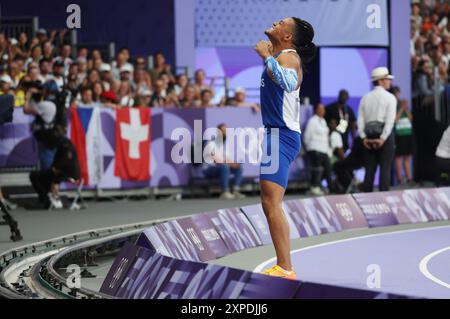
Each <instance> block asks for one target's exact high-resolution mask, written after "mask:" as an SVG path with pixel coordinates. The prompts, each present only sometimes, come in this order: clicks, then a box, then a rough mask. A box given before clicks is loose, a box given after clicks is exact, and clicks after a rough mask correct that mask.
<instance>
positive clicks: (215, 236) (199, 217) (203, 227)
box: [191, 214, 230, 258]
mask: <svg viewBox="0 0 450 319" xmlns="http://www.w3.org/2000/svg"><path fill="white" fill-rule="evenodd" d="M191 218H192V221H193V222H194V224H195V226H197V229H198V230H199V231H200V232H201V233H202V235H203V237H204V238H205V240H206V241H207V243H208V246H209V248H210V249H211V250H212V251H213V253H214V254H215V256H216V258H220V257H223V256H226V255H228V254H229V253H230V251H229V250H228V248H227V245H226V244H225V242H224V241H223V239H222V237H221V236H220V235H219V233H218V232H217V229H216V227H215V226H214V224H213V223H212V222H211V220H210V219H209V218H208V217H207V216H205V214H195V215H193V216H192V217H191Z"/></svg>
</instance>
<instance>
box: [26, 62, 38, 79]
mask: <svg viewBox="0 0 450 319" xmlns="http://www.w3.org/2000/svg"><path fill="white" fill-rule="evenodd" d="M27 75H28V76H29V77H30V79H31V81H32V82H37V81H39V76H40V73H39V67H38V65H37V64H36V63H34V62H33V63H30V65H29V66H28V72H27Z"/></svg>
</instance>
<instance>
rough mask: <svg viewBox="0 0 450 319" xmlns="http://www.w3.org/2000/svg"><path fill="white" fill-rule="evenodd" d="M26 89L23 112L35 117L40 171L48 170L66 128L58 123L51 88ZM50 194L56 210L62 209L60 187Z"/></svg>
mask: <svg viewBox="0 0 450 319" xmlns="http://www.w3.org/2000/svg"><path fill="white" fill-rule="evenodd" d="M23 87H24V88H25V89H26V95H25V105H24V107H23V112H24V113H25V114H30V115H34V116H35V117H36V118H35V121H34V122H33V125H32V130H33V135H34V137H35V138H36V141H37V144H38V156H39V167H40V170H48V169H50V167H51V166H52V163H53V160H54V157H55V153H56V150H57V147H58V145H59V143H60V141H61V139H62V137H63V136H64V127H63V126H62V125H58V123H56V121H55V120H56V115H57V106H56V104H55V103H54V102H53V101H51V100H50V99H49V97H50V93H51V90H50V87H49V86H48V85H46V86H43V85H42V84H41V82H26V83H23ZM51 190H52V192H51V193H50V194H48V197H49V200H50V202H51V203H52V204H53V206H54V207H56V208H62V202H61V200H60V199H59V196H58V187H57V186H56V185H55V186H52V187H51Z"/></svg>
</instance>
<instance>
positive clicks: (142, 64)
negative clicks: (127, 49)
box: [134, 56, 147, 71]
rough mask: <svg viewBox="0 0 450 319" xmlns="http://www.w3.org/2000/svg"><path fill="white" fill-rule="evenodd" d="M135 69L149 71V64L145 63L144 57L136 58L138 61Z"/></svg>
mask: <svg viewBox="0 0 450 319" xmlns="http://www.w3.org/2000/svg"><path fill="white" fill-rule="evenodd" d="M134 69H135V70H144V71H146V70H147V62H146V61H145V58H144V57H142V56H139V57H137V58H136V61H135V63H134Z"/></svg>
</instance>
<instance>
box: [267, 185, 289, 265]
mask: <svg viewBox="0 0 450 319" xmlns="http://www.w3.org/2000/svg"><path fill="white" fill-rule="evenodd" d="M260 185H261V203H262V207H263V210H264V214H265V215H266V218H267V222H268V223H269V229H270V235H271V236H272V241H273V245H274V246H275V252H276V255H277V265H278V266H280V267H281V268H283V269H285V270H288V271H289V270H291V269H292V262H291V244H290V234H289V224H288V221H287V219H286V216H285V215H284V212H283V209H282V206H281V203H282V201H283V197H284V192H285V189H284V188H283V187H281V186H280V185H278V184H276V183H273V182H271V181H266V180H262V181H261V182H260Z"/></svg>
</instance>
